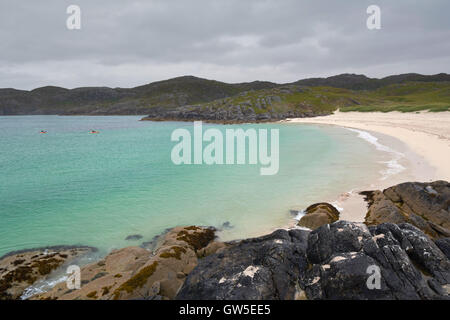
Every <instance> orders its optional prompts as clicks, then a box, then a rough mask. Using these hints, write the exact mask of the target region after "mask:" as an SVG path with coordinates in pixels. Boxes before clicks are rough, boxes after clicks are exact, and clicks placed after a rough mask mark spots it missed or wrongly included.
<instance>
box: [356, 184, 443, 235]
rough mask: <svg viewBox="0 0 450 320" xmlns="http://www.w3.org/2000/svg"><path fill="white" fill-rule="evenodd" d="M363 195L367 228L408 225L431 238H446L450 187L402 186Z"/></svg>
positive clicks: (367, 192)
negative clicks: (385, 223)
mask: <svg viewBox="0 0 450 320" xmlns="http://www.w3.org/2000/svg"><path fill="white" fill-rule="evenodd" d="M363 194H364V195H365V196H366V199H367V201H368V211H367V215H366V218H365V223H366V224H367V225H369V226H370V225H377V224H380V223H383V222H391V223H403V222H408V223H410V224H412V225H414V226H416V227H417V228H419V229H421V230H422V231H423V232H424V233H426V234H427V235H429V236H430V237H432V238H435V239H436V238H441V237H450V183H448V182H446V181H435V182H430V183H419V182H406V183H402V184H399V185H396V186H393V187H390V188H387V189H385V190H383V191H379V190H377V191H366V192H363Z"/></svg>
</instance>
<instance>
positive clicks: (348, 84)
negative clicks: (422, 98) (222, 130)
mask: <svg viewBox="0 0 450 320" xmlns="http://www.w3.org/2000/svg"><path fill="white" fill-rule="evenodd" d="M442 81H450V75H449V74H446V73H439V74H436V75H431V76H427V75H422V74H418V73H405V74H400V75H394V76H389V77H385V78H382V79H375V78H368V77H366V76H365V75H361V74H349V73H344V74H340V75H337V76H332V77H328V78H310V79H304V80H299V81H296V82H294V83H293V84H296V85H302V86H309V87H319V86H321V87H334V88H343V89H351V90H374V89H378V88H381V87H384V86H388V85H391V84H399V83H405V82H442Z"/></svg>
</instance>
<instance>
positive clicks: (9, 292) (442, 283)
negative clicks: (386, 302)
mask: <svg viewBox="0 0 450 320" xmlns="http://www.w3.org/2000/svg"><path fill="white" fill-rule="evenodd" d="M364 194H365V195H366V197H367V201H368V212H367V216H366V221H365V223H354V222H348V221H341V220H338V219H339V212H338V211H337V210H336V209H335V208H334V207H333V206H332V205H330V204H327V203H318V204H315V205H312V206H310V207H308V208H307V209H306V210H305V213H306V215H305V216H304V217H303V218H302V219H301V220H300V222H299V227H298V228H294V229H290V230H284V229H280V230H277V231H275V232H273V233H272V234H269V235H266V236H262V237H258V238H253V239H246V240H241V241H233V242H228V243H223V242H218V241H216V239H215V229H213V228H207V227H196V226H190V227H177V228H174V229H171V230H169V231H168V232H167V233H166V234H165V235H164V236H163V237H162V238H161V240H160V241H159V245H158V246H157V248H156V249H155V250H149V249H146V248H143V247H127V248H123V249H120V250H115V251H113V252H111V253H110V254H109V255H108V256H106V257H105V258H104V259H102V260H101V261H98V262H95V263H93V264H90V265H87V266H84V267H83V268H82V270H81V289H78V290H69V289H67V287H66V284H65V283H61V284H59V285H57V286H55V287H54V288H53V289H52V290H50V291H49V292H46V293H44V294H40V295H36V296H33V297H32V299H60V300H61V299H93V300H97V299H98V300H114V299H143V300H155V299H156V300H160V299H252V300H253V299H283V300H285V299H298V300H302V299H450V296H449V293H450V260H449V259H450V238H449V237H448V234H449V231H450V230H449V221H450V210H449V209H450V184H449V183H448V182H445V181H436V182H433V183H404V184H400V185H397V186H394V187H391V188H388V189H386V190H384V191H368V192H365V193H364ZM305 227H307V228H305ZM60 257H61V253H55V255H54V256H52V258H57V259H58V260H60ZM18 258H19V257H18V256H17V255H10V256H8V257H7V258H6V260H5V259H2V260H0V268H2V269H0V271H2V273H1V276H0V299H15V298H18V297H19V296H20V292H21V291H23V290H24V289H25V287H26V286H28V285H29V284H31V283H33V281H36V279H37V278H38V277H37V276H32V277H31V278H30V277H27V276H26V275H27V274H28V273H27V272H26V270H25V269H23V270H22V269H21V268H22V264H23V263H24V264H25V266H28V265H30V264H31V265H36V266H39V264H36V263H34V262H32V260H33V259H36V258H37V257H34V258H31V257H30V258H31V260H27V262H21V261H20V260H19V261H17V259H18ZM69 258H70V257H68V256H66V260H65V261H66V262H67V261H68V259H69ZM42 259H44V260H43V261H46V260H49V258H48V257H46V258H42ZM58 263H62V262H58ZM15 264H17V265H15ZM55 268H56V267H55ZM19 270H20V271H19ZM50 271H51V270H50ZM17 274H20V275H21V279H25V280H24V281H22V282H17V280H12V279H16V278H17V277H16V276H14V277H13V275H17ZM30 274H31V275H36V274H38V272H36V271H33V272H32V273H30ZM27 279H28V280H27ZM18 284H20V285H18Z"/></svg>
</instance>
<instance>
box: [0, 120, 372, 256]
mask: <svg viewBox="0 0 450 320" xmlns="http://www.w3.org/2000/svg"><path fill="white" fill-rule="evenodd" d="M139 118H140V117H134V116H108V117H84V116H73V117H60V116H12V117H4V116H3V117H0V256H1V255H2V254H5V253H7V252H9V251H12V250H19V249H24V248H33V247H41V246H47V245H63V244H67V245H72V244H83V245H91V246H95V247H98V248H99V249H100V251H101V252H104V253H106V252H108V251H109V250H111V249H113V248H120V247H124V246H129V245H138V244H140V243H141V242H143V241H149V240H151V239H152V238H153V237H154V236H156V235H158V234H160V233H161V232H163V231H164V230H165V229H166V228H170V227H173V226H176V225H192V224H196V225H212V226H216V227H218V228H222V225H223V224H224V223H226V222H228V224H227V225H230V226H231V227H229V228H223V231H221V232H220V236H221V237H222V238H223V239H227V240H229V239H236V238H243V237H249V236H254V235H258V234H261V233H262V232H264V231H266V230H270V229H271V228H275V227H283V226H285V225H287V224H288V223H289V222H290V221H291V219H292V218H293V217H292V215H291V213H290V212H289V210H290V209H303V208H305V207H306V206H308V205H309V204H312V203H314V202H318V201H324V200H329V199H332V197H334V196H337V195H338V194H339V193H341V192H343V191H348V190H351V189H352V188H355V187H357V186H358V185H361V184H362V183H364V182H365V181H367V180H370V179H376V176H377V175H379V172H378V171H379V164H378V163H377V161H378V160H379V159H378V157H379V151H377V150H376V149H375V147H374V146H373V145H371V144H369V143H367V142H366V141H365V140H363V139H360V138H359V137H358V134H357V133H355V132H352V131H349V130H346V129H342V128H334V127H325V126H314V125H294V124H290V125H286V124H253V125H233V126H221V125H209V124H204V125H203V128H204V130H206V129H207V128H209V127H211V126H214V127H216V128H218V129H220V130H222V131H224V130H225V128H243V129H247V128H267V129H273V128H277V129H279V130H280V131H279V132H280V169H279V172H278V174H277V175H274V176H261V175H260V174H259V169H260V166H259V165H212V166H208V165H190V166H188V165H181V166H176V165H174V164H173V163H172V161H171V158H170V155H171V150H172V148H173V146H174V145H175V144H176V143H175V142H172V141H171V140H170V136H171V133H172V131H173V130H175V129H177V128H187V129H189V130H191V131H192V123H177V122H143V121H138V120H139ZM91 129H95V130H98V131H100V134H89V130H91ZM41 130H47V131H48V133H47V134H39V132H40V131H41ZM132 234H141V235H142V236H143V239H141V240H136V241H126V240H125V238H126V237H127V236H128V235H132Z"/></svg>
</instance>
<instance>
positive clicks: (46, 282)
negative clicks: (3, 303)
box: [20, 276, 67, 300]
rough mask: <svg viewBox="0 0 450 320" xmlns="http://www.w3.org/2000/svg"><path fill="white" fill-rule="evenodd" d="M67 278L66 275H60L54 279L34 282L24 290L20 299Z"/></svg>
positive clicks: (46, 289) (41, 291)
mask: <svg viewBox="0 0 450 320" xmlns="http://www.w3.org/2000/svg"><path fill="white" fill-rule="evenodd" d="M66 280H67V276H61V277H58V278H56V279H51V280H43V281H39V282H38V283H35V284H33V285H31V286H29V287H28V288H26V289H25V290H24V292H23V293H22V296H20V299H22V300H26V299H28V298H30V297H32V296H34V295H35V294H39V293H44V292H47V291H48V290H50V289H51V288H53V287H54V286H56V285H57V284H58V283H60V282H64V281H66Z"/></svg>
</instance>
